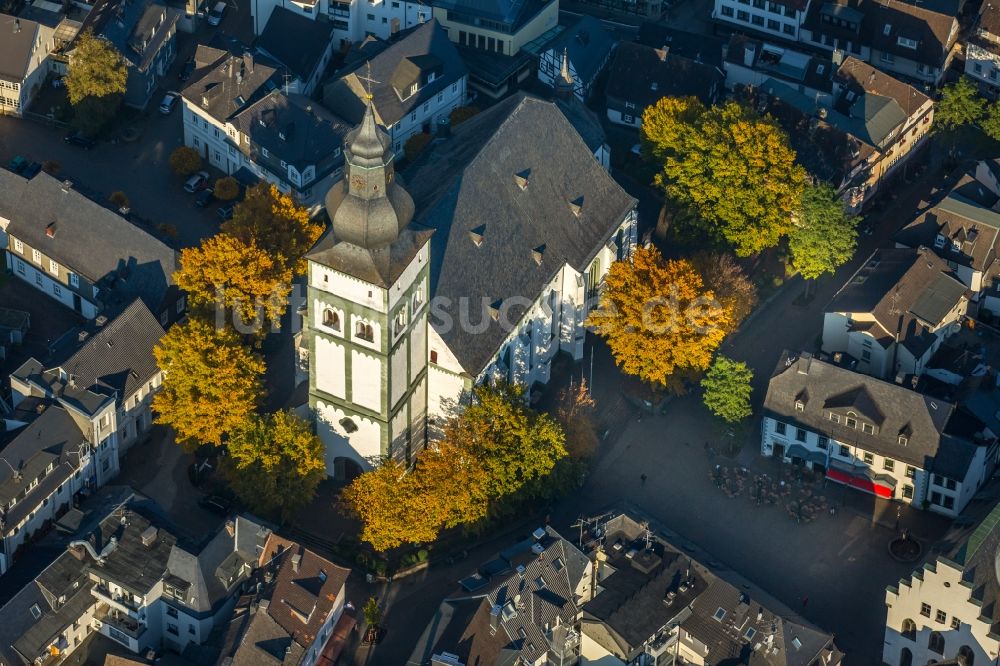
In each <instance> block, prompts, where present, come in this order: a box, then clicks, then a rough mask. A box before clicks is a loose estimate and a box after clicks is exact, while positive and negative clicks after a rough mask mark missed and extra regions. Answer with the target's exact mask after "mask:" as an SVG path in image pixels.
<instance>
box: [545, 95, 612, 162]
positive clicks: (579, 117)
mask: <svg viewBox="0 0 1000 666" xmlns="http://www.w3.org/2000/svg"><path fill="white" fill-rule="evenodd" d="M553 101H554V102H555V104H556V106H558V107H559V110H560V111H562V112H563V115H564V116H566V120H568V121H569V124H570V125H572V126H573V129H575V130H576V132H577V134H579V135H580V138H581V139H583V142H584V143H585V144H587V147H588V148H590V151H591V152H597V149H598V148H600V147H601V146H602V145H604V144H605V143H606V142H607V139H608V137H607V135H606V134H605V133H604V126H603V125H601V119H600V118H598V117H597V114H596V113H594V112H593V111H591V110H590V109H588V108H587V106H586V105H585V104H582V103H581V102H580V101H579V100H577V99H576V97H573V98H571V99H555V100H553Z"/></svg>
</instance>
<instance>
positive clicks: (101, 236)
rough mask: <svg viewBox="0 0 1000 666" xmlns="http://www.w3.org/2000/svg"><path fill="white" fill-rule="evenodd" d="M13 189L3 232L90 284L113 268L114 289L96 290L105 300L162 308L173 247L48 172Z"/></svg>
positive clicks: (0, 196)
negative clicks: (13, 206) (12, 205)
mask: <svg viewBox="0 0 1000 666" xmlns="http://www.w3.org/2000/svg"><path fill="white" fill-rule="evenodd" d="M9 184H10V181H0V187H3V188H4V189H2V190H0V200H2V199H4V198H5V197H6V196H7V194H8V192H7V191H6V187H7V186H8V185H9ZM17 190H19V191H20V196H18V198H17V199H16V206H17V208H16V212H15V213H14V214H13V215H12V217H11V222H10V225H9V226H8V228H7V233H9V234H10V235H11V236H14V237H15V238H19V239H21V240H22V241H24V243H25V244H27V245H29V246H31V247H32V248H36V249H38V250H40V251H41V252H42V253H43V254H45V255H47V256H49V257H51V258H52V259H54V260H56V261H57V262H59V265H60V266H62V267H63V269H64V270H71V271H73V272H75V273H78V274H79V275H80V276H82V277H83V278H85V279H86V280H88V281H89V282H91V283H93V284H97V283H98V282H99V281H100V280H101V279H102V278H104V277H106V276H108V275H111V274H115V273H117V275H118V277H119V278H122V279H117V280H116V282H115V286H114V290H113V292H110V291H108V292H104V293H102V295H99V298H101V299H106V303H105V305H107V306H115V305H117V304H118V303H119V302H120V305H121V307H125V306H126V305H128V304H129V303H131V302H132V300H134V299H135V298H136V297H138V298H141V299H143V301H144V302H145V303H146V305H147V306H148V307H149V308H150V309H151V310H154V311H156V312H159V311H160V306H161V305H162V303H163V301H164V299H165V297H166V296H167V293H168V291H171V289H170V288H171V286H172V285H173V272H174V269H175V268H176V264H177V256H176V252H174V250H172V249H171V248H169V247H167V246H166V245H165V244H164V243H163V242H161V241H160V240H158V239H157V238H155V237H154V236H151V235H150V234H148V233H146V232H145V231H143V230H142V229H140V228H139V227H137V226H136V225H134V224H132V223H131V222H129V221H128V220H126V219H125V218H123V217H121V216H120V215H118V214H117V213H115V212H114V211H111V210H108V209H107V208H105V207H103V206H101V205H99V204H97V203H95V202H93V201H91V200H90V199H88V198H87V197H85V196H83V195H82V194H80V193H79V192H77V191H76V190H74V189H73V187H72V184H70V185H69V186H67V185H66V184H64V183H62V182H60V181H59V180H57V179H55V178H53V177H52V176H50V175H48V174H47V173H44V172H42V173H39V174H38V175H37V176H35V177H34V178H32V179H31V180H29V181H27V182H26V183H24V184H15V185H14V188H13V192H12V194H14V195H15V196H16V195H17ZM108 239H114V242H108ZM25 260H26V261H30V258H27V257H26V258H25ZM44 268H46V269H47V268H48V267H44ZM102 291H103V290H102ZM110 300H113V301H114V302H113V303H112V302H107V301H110Z"/></svg>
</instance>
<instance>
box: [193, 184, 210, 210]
mask: <svg viewBox="0 0 1000 666" xmlns="http://www.w3.org/2000/svg"><path fill="white" fill-rule="evenodd" d="M214 200H215V197H214V196H213V195H212V188H211V187H206V188H205V189H203V190H202V191H201V192H199V193H198V196H197V197H196V198H195V200H194V203H195V204H196V205H197V206H198V207H199V208H204V207H205V206H207V205H208V204H210V203H212V201H214Z"/></svg>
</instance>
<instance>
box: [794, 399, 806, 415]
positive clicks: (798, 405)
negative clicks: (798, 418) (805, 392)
mask: <svg viewBox="0 0 1000 666" xmlns="http://www.w3.org/2000/svg"><path fill="white" fill-rule="evenodd" d="M805 408H806V403H804V402H802V401H801V400H796V401H795V411H797V412H802V411H805Z"/></svg>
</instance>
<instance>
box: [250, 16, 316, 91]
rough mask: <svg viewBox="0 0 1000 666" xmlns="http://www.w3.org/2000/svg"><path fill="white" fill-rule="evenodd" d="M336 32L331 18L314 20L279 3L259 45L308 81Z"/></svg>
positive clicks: (300, 77)
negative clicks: (329, 19) (328, 19)
mask: <svg viewBox="0 0 1000 666" xmlns="http://www.w3.org/2000/svg"><path fill="white" fill-rule="evenodd" d="M333 31H334V27H333V23H332V22H330V21H315V20H313V19H311V18H306V17H305V16H303V15H302V14H299V13H298V12H293V11H292V10H290V9H286V8H284V7H281V6H278V7H275V8H274V9H273V10H272V11H271V17H270V18H269V19H267V25H266V26H265V27H264V32H262V33H261V34H260V37H259V38H258V39H257V45H256V46H257V48H258V49H260V50H263V51H264V52H266V53H267V54H268V55H270V56H271V57H272V58H274V59H275V60H277V61H278V62H280V63H281V64H283V65H284V66H285V67H287V68H288V70H289V71H290V72H292V74H295V75H296V76H297V77H299V79H301V80H302V81H308V80H309V78H310V77H311V76H312V75H313V73H314V72H315V71H316V68H317V67H319V64H320V62H321V61H322V59H323V54H325V53H326V50H327V48H328V47H329V46H330V42H331V41H333Z"/></svg>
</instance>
